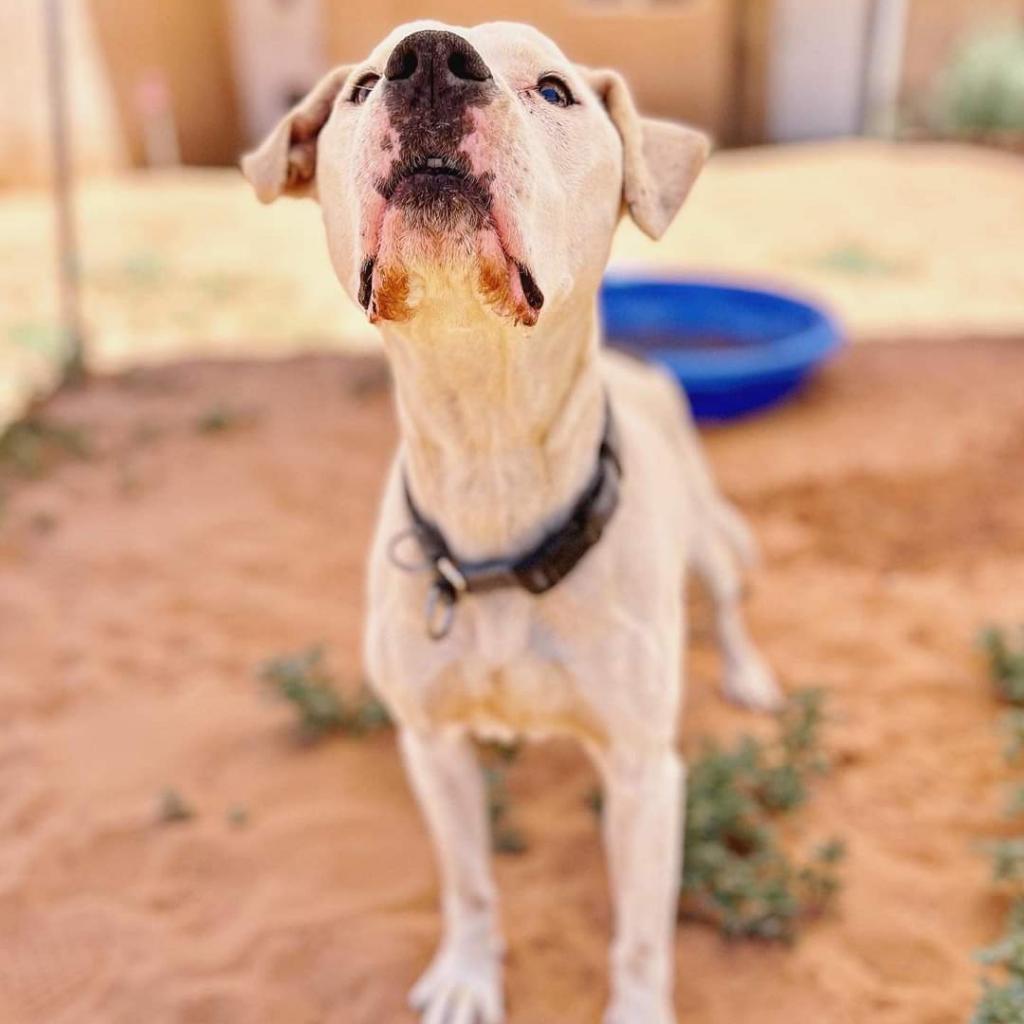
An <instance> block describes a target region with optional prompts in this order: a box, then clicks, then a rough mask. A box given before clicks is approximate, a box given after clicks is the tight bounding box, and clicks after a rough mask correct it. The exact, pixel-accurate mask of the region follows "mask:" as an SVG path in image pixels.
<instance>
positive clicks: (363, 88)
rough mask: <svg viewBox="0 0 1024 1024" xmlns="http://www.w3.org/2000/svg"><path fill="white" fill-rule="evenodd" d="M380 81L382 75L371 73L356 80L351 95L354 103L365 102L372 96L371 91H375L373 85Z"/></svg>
mask: <svg viewBox="0 0 1024 1024" xmlns="http://www.w3.org/2000/svg"><path fill="white" fill-rule="evenodd" d="M379 81H380V75H375V74H372V73H371V74H369V75H363V77H362V78H360V79H359V81H358V82H356V84H355V86H354V87H353V89H352V95H351V96H350V97H349V98H350V99H351V101H352V102H353V103H365V102H366V101H367V100H368V99H369V98H370V93H371V92H373V87H374V86H375V85H376V84H377V83H378V82H379Z"/></svg>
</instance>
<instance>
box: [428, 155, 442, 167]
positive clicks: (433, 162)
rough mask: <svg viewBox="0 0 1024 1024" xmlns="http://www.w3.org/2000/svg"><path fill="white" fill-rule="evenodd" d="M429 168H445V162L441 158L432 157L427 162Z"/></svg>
mask: <svg viewBox="0 0 1024 1024" xmlns="http://www.w3.org/2000/svg"><path fill="white" fill-rule="evenodd" d="M427 166H428V167H444V161H443V160H442V159H441V158H440V157H439V156H432V157H431V158H430V159H429V160H428V161H427Z"/></svg>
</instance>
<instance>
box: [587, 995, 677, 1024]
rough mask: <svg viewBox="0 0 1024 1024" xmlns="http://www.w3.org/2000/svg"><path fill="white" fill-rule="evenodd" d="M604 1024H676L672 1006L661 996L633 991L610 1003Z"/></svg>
mask: <svg viewBox="0 0 1024 1024" xmlns="http://www.w3.org/2000/svg"><path fill="white" fill-rule="evenodd" d="M604 1024H676V1015H675V1011H674V1010H673V1009H672V1004H671V1003H670V1002H668V1001H667V1000H665V999H664V998H663V997H661V996H655V995H652V994H650V993H645V992H642V991H638V990H636V989H633V990H631V991H630V992H629V994H624V995H619V996H616V998H615V999H614V1000H613V1001H612V1004H611V1006H609V1007H608V1010H607V1012H606V1013H605V1015H604Z"/></svg>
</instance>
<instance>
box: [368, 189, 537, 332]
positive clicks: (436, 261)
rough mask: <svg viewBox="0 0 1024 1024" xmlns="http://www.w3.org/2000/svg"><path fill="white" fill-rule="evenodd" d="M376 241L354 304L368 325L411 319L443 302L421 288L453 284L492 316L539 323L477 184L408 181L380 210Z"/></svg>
mask: <svg viewBox="0 0 1024 1024" xmlns="http://www.w3.org/2000/svg"><path fill="white" fill-rule="evenodd" d="M374 235H375V236H376V237H375V241H376V245H375V246H374V247H373V248H371V249H369V251H368V252H367V254H366V255H365V256H364V259H363V262H362V266H361V270H360V279H359V303H360V305H362V307H363V308H364V309H365V310H366V312H367V315H368V316H369V318H370V321H371V323H377V322H380V321H393V322H403V321H408V320H411V319H412V318H413V317H414V316H415V315H416V313H417V311H418V310H419V309H420V308H421V306H422V305H423V304H424V302H426V301H429V300H440V301H442V302H443V301H444V300H445V298H446V296H444V295H437V294H432V289H431V288H430V287H429V286H427V287H425V286H424V282H428V283H429V282H440V283H441V285H442V287H448V288H450V287H452V282H455V281H458V282H466V285H468V287H469V288H470V289H471V290H472V292H473V294H474V296H475V298H476V299H477V300H478V301H479V303H480V304H481V305H482V306H483V307H484V308H485V309H486V310H488V311H490V312H491V313H492V314H494V315H496V316H498V317H501V318H503V319H505V320H508V321H510V322H512V323H513V324H516V325H521V326H525V327H532V326H533V325H534V324H536V323H537V320H538V317H539V315H540V310H541V307H542V306H543V304H544V296H543V294H542V293H541V290H540V288H539V287H538V286H537V283H536V281H535V280H534V278H533V274H532V272H531V270H530V268H529V267H528V266H527V264H526V263H525V261H524V260H522V259H521V258H520V257H518V256H517V254H516V253H515V252H514V251H510V250H511V248H512V247H511V246H510V245H509V244H508V243H507V241H506V240H505V239H504V238H502V236H501V232H500V231H499V229H498V227H497V226H496V224H495V220H494V218H493V216H492V212H491V208H490V201H489V197H488V195H487V193H486V189H485V188H484V187H482V186H480V185H478V183H476V182H472V181H465V180H462V179H458V178H455V177H452V176H446V175H413V176H410V177H409V178H406V179H405V180H403V181H402V182H401V183H400V184H399V185H398V187H397V188H396V189H395V190H394V192H393V194H392V195H391V196H390V197H389V198H388V200H387V201H386V202H385V203H384V204H383V206H382V208H381V210H380V221H379V229H378V230H377V231H375V232H374ZM448 298H450V296H449V297H448Z"/></svg>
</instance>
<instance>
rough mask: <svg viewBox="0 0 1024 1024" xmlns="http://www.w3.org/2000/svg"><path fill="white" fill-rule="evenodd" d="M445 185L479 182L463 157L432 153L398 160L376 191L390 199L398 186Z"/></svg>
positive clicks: (397, 190) (434, 186) (474, 183)
mask: <svg viewBox="0 0 1024 1024" xmlns="http://www.w3.org/2000/svg"><path fill="white" fill-rule="evenodd" d="M445 185H477V186H478V185H479V183H478V182H477V181H476V178H475V176H474V175H473V174H472V173H471V171H470V169H469V166H468V161H467V160H466V159H465V158H464V157H461V158H460V157H458V156H446V155H440V154H432V155H427V156H421V157H418V158H412V159H410V158H406V159H404V160H400V161H398V162H397V163H396V164H395V166H394V167H393V168H392V169H391V173H390V174H389V175H388V176H387V178H385V179H384V180H383V181H382V182H379V183H378V185H377V191H378V192H380V194H381V195H382V196H383V197H384V199H385V200H386V201H388V202H391V201H392V200H393V199H394V198H395V196H396V193H398V192H399V190H400V189H403V188H406V187H413V188H415V187H418V186H419V187H422V186H427V187H431V188H437V187H443V186H445Z"/></svg>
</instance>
